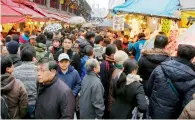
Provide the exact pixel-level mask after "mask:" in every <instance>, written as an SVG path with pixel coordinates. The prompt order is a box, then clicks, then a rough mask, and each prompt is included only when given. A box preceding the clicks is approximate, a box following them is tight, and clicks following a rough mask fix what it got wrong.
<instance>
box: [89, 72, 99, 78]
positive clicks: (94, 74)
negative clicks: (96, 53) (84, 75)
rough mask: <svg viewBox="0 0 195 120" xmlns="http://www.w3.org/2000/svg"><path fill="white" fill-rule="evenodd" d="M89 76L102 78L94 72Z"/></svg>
mask: <svg viewBox="0 0 195 120" xmlns="http://www.w3.org/2000/svg"><path fill="white" fill-rule="evenodd" d="M88 75H92V76H96V77H98V78H99V79H100V76H99V75H98V74H97V73H95V72H93V71H92V72H89V73H88Z"/></svg>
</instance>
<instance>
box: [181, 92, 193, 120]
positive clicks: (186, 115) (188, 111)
mask: <svg viewBox="0 0 195 120" xmlns="http://www.w3.org/2000/svg"><path fill="white" fill-rule="evenodd" d="M193 98H194V99H193V100H192V101H190V102H189V103H188V104H187V105H186V107H185V108H184V110H183V112H182V113H181V115H180V116H179V119H195V94H194V95H193Z"/></svg>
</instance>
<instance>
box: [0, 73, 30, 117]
mask: <svg viewBox="0 0 195 120" xmlns="http://www.w3.org/2000/svg"><path fill="white" fill-rule="evenodd" d="M1 94H4V95H6V96H7V99H8V103H7V104H8V111H9V114H10V117H11V118H13V119H21V118H23V117H24V116H25V115H26V112H27V106H28V95H27V91H26V89H25V87H24V85H23V83H22V82H21V81H20V80H17V79H15V78H14V77H12V76H10V75H9V74H7V73H6V74H3V75H1Z"/></svg>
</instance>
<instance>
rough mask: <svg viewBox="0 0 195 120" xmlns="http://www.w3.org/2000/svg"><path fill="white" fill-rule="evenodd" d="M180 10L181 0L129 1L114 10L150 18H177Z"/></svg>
mask: <svg viewBox="0 0 195 120" xmlns="http://www.w3.org/2000/svg"><path fill="white" fill-rule="evenodd" d="M178 8H179V0H147V1H146V0H128V1H127V2H125V3H124V4H122V5H119V6H116V7H114V8H113V11H114V12H127V13H135V14H143V15H150V16H159V17H168V18H177V16H174V12H176V11H177V9H178Z"/></svg>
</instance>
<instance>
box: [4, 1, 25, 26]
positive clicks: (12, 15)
mask: <svg viewBox="0 0 195 120" xmlns="http://www.w3.org/2000/svg"><path fill="white" fill-rule="evenodd" d="M23 21H25V16H23V15H22V13H20V12H17V11H15V10H13V9H12V8H10V7H9V6H7V5H6V4H5V3H4V2H1V24H6V23H18V22H23Z"/></svg>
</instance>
